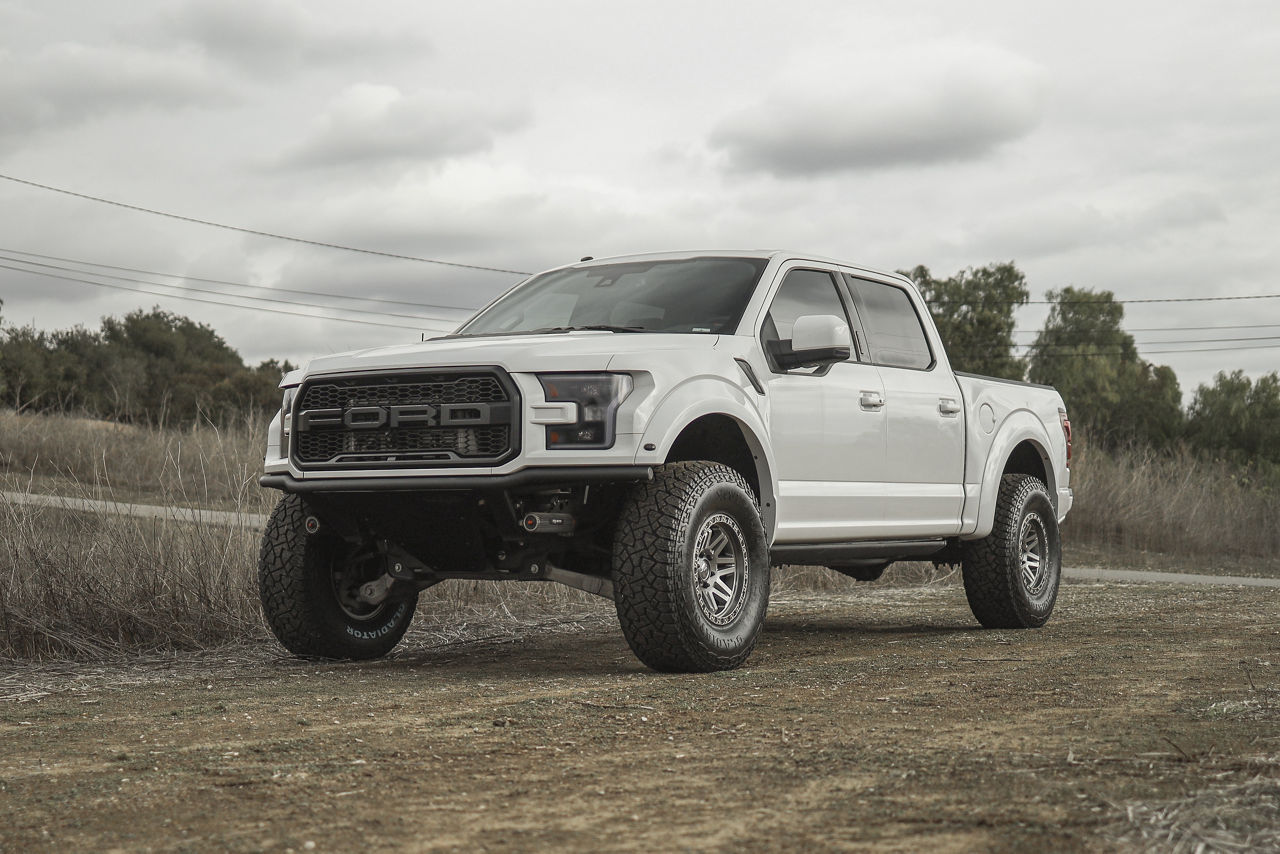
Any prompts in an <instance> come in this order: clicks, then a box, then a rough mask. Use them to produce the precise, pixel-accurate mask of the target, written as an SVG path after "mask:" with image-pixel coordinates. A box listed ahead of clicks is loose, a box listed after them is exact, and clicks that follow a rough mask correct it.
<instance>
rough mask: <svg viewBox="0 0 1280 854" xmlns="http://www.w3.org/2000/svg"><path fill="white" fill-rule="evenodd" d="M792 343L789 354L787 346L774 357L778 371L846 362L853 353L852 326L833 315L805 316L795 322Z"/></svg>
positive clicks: (792, 330) (792, 329)
mask: <svg viewBox="0 0 1280 854" xmlns="http://www.w3.org/2000/svg"><path fill="white" fill-rule="evenodd" d="M790 343H791V347H790V352H787V350H786V349H785V346H784V348H780V350H779V352H776V353H774V358H775V360H776V361H777V363H778V367H780V368H783V369H784V370H787V369H791V368H805V367H811V366H814V365H829V364H832V363H834V362H843V361H845V360H846V359H848V358H849V354H850V353H851V352H852V351H853V336H852V335H850V334H849V324H848V323H846V322H845V320H844V319H843V318H840V317H836V316H835V315H834V314H806V315H804V316H803V317H798V318H796V322H795V325H794V326H793V327H792V328H791V342H790Z"/></svg>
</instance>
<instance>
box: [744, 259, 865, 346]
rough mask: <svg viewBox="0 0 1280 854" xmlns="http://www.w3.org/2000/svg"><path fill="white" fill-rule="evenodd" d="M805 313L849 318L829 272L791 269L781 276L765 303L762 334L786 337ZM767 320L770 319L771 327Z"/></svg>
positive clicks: (785, 338) (845, 319)
mask: <svg viewBox="0 0 1280 854" xmlns="http://www.w3.org/2000/svg"><path fill="white" fill-rule="evenodd" d="M806 314H834V315H835V316H836V317H839V318H842V319H844V321H845V322H846V323H848V322H849V321H848V318H847V317H845V313H844V304H843V303H842V302H840V296H839V294H838V293H837V292H836V284H835V282H834V281H833V280H832V278H831V274H830V273H821V272H819V271H817V270H792V271H791V272H790V273H787V277H786V278H785V279H783V280H782V287H780V288H779V289H778V293H777V295H776V296H775V297H774V298H773V305H771V306H769V318H768V320H766V322H765V330H764V331H765V337H766V338H769V337H772V338H775V339H780V340H782V341H788V340H790V338H791V327H793V326H795V323H796V318H797V317H804V316H805V315H806ZM769 321H772V322H773V325H772V329H771V328H770V324H769ZM772 333H776V334H772Z"/></svg>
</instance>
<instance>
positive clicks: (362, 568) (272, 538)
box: [258, 495, 418, 659]
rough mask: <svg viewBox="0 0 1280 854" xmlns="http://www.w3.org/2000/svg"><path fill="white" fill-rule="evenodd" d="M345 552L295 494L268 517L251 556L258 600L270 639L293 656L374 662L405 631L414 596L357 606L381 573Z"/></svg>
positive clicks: (371, 562)
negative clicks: (360, 595)
mask: <svg viewBox="0 0 1280 854" xmlns="http://www.w3.org/2000/svg"><path fill="white" fill-rule="evenodd" d="M309 520H310V523H311V527H312V529H313V532H312V533H308V532H307V528H308V521H309ZM353 551H354V550H353V549H352V548H351V547H350V546H349V545H348V544H347V543H346V542H345V541H343V540H342V539H340V538H338V537H336V536H333V535H332V534H329V533H327V532H325V530H324V527H323V526H322V525H320V524H319V522H318V519H317V517H316V516H315V515H314V514H313V513H312V511H311V508H310V507H309V506H308V505H307V503H306V501H304V500H303V499H302V498H301V497H300V496H297V495H285V496H284V497H283V498H281V499H280V503H279V504H277V505H276V508H275V510H274V511H273V512H272V514H271V518H270V519H269V520H268V521H267V529H266V531H265V532H264V533H263V535H262V548H261V551H260V552H259V555H258V596H259V598H260V599H261V601H262V613H263V615H264V616H265V617H266V619H267V624H268V625H269V626H270V627H271V631H272V633H273V634H275V636H276V638H277V639H278V640H279V641H280V643H281V644H283V645H284V647H285V649H287V650H289V651H290V652H292V653H293V654H294V655H300V656H303V657H306V658H346V659H368V658H381V657H382V656H384V655H386V654H387V653H388V652H390V651H391V650H392V649H393V648H394V647H395V645H396V644H397V643H399V642H400V638H401V637H402V636H403V635H404V633H405V630H406V629H408V628H409V623H410V621H411V620H412V619H413V611H414V608H415V607H416V605H417V603H418V594H417V592H416V591H415V592H413V593H411V594H409V595H407V596H401V597H399V598H397V599H390V598H389V599H386V600H384V601H383V602H381V603H380V604H378V605H369V604H367V603H361V601H360V600H359V599H358V598H357V590H358V588H359V586H360V585H361V584H363V583H364V582H366V581H373V580H374V579H376V578H378V577H380V576H381V575H382V573H383V571H384V570H383V567H382V564H381V563H380V562H379V561H376V560H361V559H360V558H359V557H357V556H356V555H355V554H353Z"/></svg>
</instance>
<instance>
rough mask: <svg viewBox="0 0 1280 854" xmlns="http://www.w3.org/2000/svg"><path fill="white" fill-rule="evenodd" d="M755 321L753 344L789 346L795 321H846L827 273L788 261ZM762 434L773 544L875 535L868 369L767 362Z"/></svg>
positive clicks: (873, 390) (880, 440) (878, 407)
mask: <svg viewBox="0 0 1280 854" xmlns="http://www.w3.org/2000/svg"><path fill="white" fill-rule="evenodd" d="M783 276H784V278H783V280H782V284H781V286H780V287H779V289H778V292H777V294H776V295H775V296H774V298H773V301H772V302H771V303H770V306H769V310H768V312H767V313H766V315H765V317H764V320H763V322H762V323H761V326H760V340H761V344H762V346H764V348H765V352H766V354H768V353H769V350H770V345H771V342H783V343H786V342H789V340H790V338H791V328H792V326H793V325H794V324H795V321H796V318H798V317H803V316H805V315H814V314H816V315H835V316H836V317H840V318H843V319H844V320H845V322H846V323H848V321H849V314H848V311H847V307H846V303H845V300H844V299H843V298H842V296H841V291H840V289H839V288H838V287H837V284H836V279H835V276H834V275H833V273H831V272H829V271H826V270H820V269H810V268H807V267H792V268H791V269H787V270H785V272H784V273H783ZM769 367H770V374H769V377H768V380H767V392H768V395H767V397H768V400H769V413H770V416H769V417H770V435H771V437H772V443H773V449H774V457H775V461H776V463H777V466H778V492H779V494H778V528H777V534H776V536H775V538H774V540H775V542H823V541H827V542H831V541H840V540H850V539H859V538H867V537H873V536H876V535H877V534H878V532H879V529H880V526H881V524H882V520H883V518H884V517H883V505H882V502H883V499H884V496H885V484H884V483H883V481H884V477H885V465H884V461H885V430H884V425H885V419H884V413H883V405H882V401H883V397H884V387H883V385H882V384H881V379H880V374H879V371H877V370H876V368H875V366H873V365H871V364H868V363H866V362H862V361H859V358H858V352H857V348H856V347H855V348H853V352H852V353H851V355H850V359H849V361H846V362H839V363H836V364H834V365H827V366H823V367H821V368H796V369H792V370H782V369H781V368H779V367H778V366H777V364H776V363H774V362H773V361H772V359H770V365H769Z"/></svg>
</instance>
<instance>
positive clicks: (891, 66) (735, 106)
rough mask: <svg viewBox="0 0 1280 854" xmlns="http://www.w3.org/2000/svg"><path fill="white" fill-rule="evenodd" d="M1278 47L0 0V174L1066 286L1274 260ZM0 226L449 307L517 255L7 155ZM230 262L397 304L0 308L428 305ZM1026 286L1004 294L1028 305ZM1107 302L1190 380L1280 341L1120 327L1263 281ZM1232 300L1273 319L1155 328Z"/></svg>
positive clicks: (934, 12)
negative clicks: (968, 271)
mask: <svg viewBox="0 0 1280 854" xmlns="http://www.w3.org/2000/svg"><path fill="white" fill-rule="evenodd" d="M890 6H891V8H887V7H890ZM1277 57H1280V4H1277V3H1273V2H1262V1H1261V0H1259V2H1233V0H1219V2H1214V3H1210V2H1207V1H1206V2H1185V0H1160V2H1127V0H1126V2H1116V0H1109V2H1098V3H1092V2H1076V3H1070V4H1066V3H1053V4H1048V3H1027V2H1025V0H1019V2H980V0H975V2H970V3H955V2H952V0H939V2H909V1H908V2H897V3H894V4H883V3H861V2H848V0H844V1H843V2H800V1H799V0H797V2H791V3H782V2H755V0H733V2H690V1H689V0H684V2H657V0H646V2H643V3H625V2H608V3H604V2H598V0H591V2H587V0H583V2H560V0H545V2H539V3H529V2H527V0H526V1H525V2H514V0H513V1H512V2H483V0H476V2H470V3H422V2H390V0H388V1H387V2H378V1H377V0H372V2H363V3H359V4H354V3H346V2H325V1H324V0H306V2H303V0H191V2H160V0H134V2H131V3H128V4H122V3H100V2H92V1H91V0H42V2H41V3H39V4H36V3H31V2H6V0H0V105H2V107H0V173H3V174H5V175H10V176H14V177H18V178H23V179H26V180H29V181H34V182H38V183H42V184H47V185H52V186H55V187H60V188H63V189H67V190H72V191H75V192H79V193H84V194H88V195H93V196H99V197H104V198H107V199H112V200H116V201H120V202H124V203H128V204H132V205H137V206H141V207H146V208H152V209H156V210H161V211H166V212H171V213H176V214H180V215H184V216H188V217H194V218H198V219H204V220H211V221H214V222H219V223H225V224H229V225H235V226H241V227H244V228H249V229H254V230H259V231H266V232H274V233H280V234H285V235H293V236H298V237H303V238H308V239H312V240H316V241H321V242H330V243H338V244H343V245H347V246H355V247H361V248H368V249H374V250H379V251H383V252H388V253H395V254H403V255H412V256H418V257H425V258H435V259H441V260H448V261H455V262H460V263H465V264H475V265H482V266H488V267H500V268H508V269H511V270H517V271H534V270H540V269H544V268H546V267H550V266H555V265H558V264H562V263H566V262H569V261H572V260H576V259H577V258H579V257H581V256H583V255H593V256H596V257H601V256H606V255H613V254H622V253H628V252H642V251H652V250H665V249H692V248H725V249H732V248H771V247H780V248H794V249H800V250H807V251H813V252H818V253H821V254H824V255H830V256H834V257H837V258H841V259H846V260H850V261H854V262H856V263H860V264H863V265H865V266H871V267H878V268H884V269H905V268H911V267H914V266H915V265H917V264H925V265H927V266H928V267H930V268H931V269H932V271H933V272H934V273H935V274H939V275H947V274H950V273H953V272H955V271H957V270H959V269H962V268H964V267H969V266H981V265H983V264H986V263H990V262H993V261H1005V260H1013V261H1015V262H1016V263H1017V264H1018V266H1019V267H1020V268H1022V269H1023V270H1024V271H1025V272H1026V273H1027V276H1028V280H1029V283H1030V285H1031V289H1032V291H1033V297H1034V298H1043V294H1044V292H1045V291H1046V290H1048V289H1050V288H1058V287H1062V286H1064V285H1076V286H1081V287H1089V288H1108V289H1111V290H1113V291H1115V292H1116V294H1117V296H1118V297H1120V298H1131V299H1132V298H1152V297H1157V298H1159V297H1191V296H1206V295H1233V294H1259V293H1280V275H1278V274H1277V270H1280V248H1278V247H1280V240H1278V238H1277V235H1280V168H1278V166H1277V162H1278V161H1280V62H1278V61H1277ZM0 250H3V251H0V255H4V256H7V257H16V256H14V255H13V254H12V250H20V251H24V252H29V253H41V254H44V255H52V256H58V257H62V258H72V259H81V260H87V261H93V262H97V263H100V264H110V265H115V266H119V267H130V268H137V269H140V270H150V271H159V272H163V273H174V274H179V275H183V276H189V277H201V278H206V279H215V280H222V281H226V282H242V283H246V284H253V285H258V286H264V287H271V288H276V289H290V290H292V291H310V292H322V293H331V294H345V295H348V296H359V297H376V298H380V299H384V300H406V301H409V302H411V303H425V304H435V305H448V306H460V307H474V306H479V305H481V304H482V303H483V302H485V301H487V299H488V298H490V297H491V296H493V295H495V294H496V293H498V292H500V291H501V290H503V289H505V288H506V287H507V286H509V285H510V284H512V283H513V282H514V281H516V280H518V278H519V277H518V276H514V275H512V274H508V273H492V272H479V271H469V270H464V269H457V268H450V267H441V266H436V265H431V264H424V263H419V262H414V261H406V260H396V259H389V258H383V257H378V256H374V255H364V254H358V253H354V252H345V251H340V250H336V249H326V248H321V247H316V246H308V245H302V244H297V243H289V242H285V241H280V240H274V239H269V238H265V237H256V236H250V235H246V234H243V233H237V232H233V231H227V230H221V229H217V228H211V227H208V226H204V225H198V224H193V223H186V222H181V221H178V220H174V219H166V218H162V217H158V216H153V215H149V214H144V213H140V212H136V211H132V210H127V209H123V208H119V207H113V206H108V205H104V204H99V203H96V202H91V201H86V200H83V199H78V198H73V197H70V196H66V195H61V194H57V193H53V192H50V191H47V190H41V189H36V188H32V187H29V186H24V185H20V184H15V183H12V182H9V181H0ZM32 260H36V261H41V260H42V259H38V258H36V259H32ZM42 262H43V263H48V264H58V265H62V266H67V265H64V264H62V262H59V261H50V260H47V259H44V260H43V261H42ZM0 265H7V266H16V265H14V264H13V263H12V262H10V261H7V260H0ZM51 272H59V271H57V270H51ZM62 274H64V275H72V276H80V275H81V274H78V273H72V274H65V273H62ZM115 275H119V276H122V277H129V278H136V279H148V278H150V277H147V276H141V275H138V274H135V273H129V272H116V273H115ZM98 281H111V280H105V279H98ZM157 281H158V280H157ZM170 281H173V280H170ZM112 283H113V284H117V285H121V286H126V287H136V288H141V287H145V286H142V285H138V284H136V283H128V282H120V281H114V282H112ZM186 284H187V285H188V286H190V287H200V288H204V289H206V290H211V291H222V292H230V291H232V290H234V289H232V288H230V287H228V286H227V285H219V284H209V283H200V282H195V281H187V282H186ZM150 289H152V290H161V289H159V288H154V287H151V288H150ZM239 293H246V294H248V293H253V294H256V295H258V296H267V297H274V298H277V299H281V300H286V301H289V302H313V303H319V302H327V303H329V304H332V305H340V306H344V307H346V308H348V309H354V308H360V309H363V310H364V311H365V312H371V313H360V314H357V313H354V312H352V313H348V314H347V316H348V317H351V318H359V319H362V320H366V321H372V322H382V323H393V324H404V325H406V326H408V327H413V328H396V327H380V326H372V325H356V324H350V323H343V322H337V321H325V320H314V319H306V318H302V317H296V316H290V315H285V314H278V313H275V314H273V313H272V311H271V309H272V308H282V309H287V310H289V311H297V312H301V313H320V312H317V310H315V309H311V308H304V307H297V306H294V307H290V306H288V305H282V304H273V303H266V302H258V303H256V304H255V305H256V309H254V310H246V309H237V308H229V307H224V306H221V305H215V304H209V303H200V302H191V301H185V300H178V299H172V298H166V297H160V296H151V295H145V294H138V293H133V292H127V291H120V290H109V289H106V288H100V287H93V286H90V285H87V284H81V283H75V282H67V281H59V280H55V279H49V278H43V277H38V276H34V275H30V274H25V273H17V272H13V271H10V270H7V269H0V299H3V301H4V305H3V308H2V309H0V314H3V317H4V321H5V322H6V323H8V324H26V323H33V324H35V325H36V326H38V327H41V328H44V329H56V328H64V327H68V326H73V325H75V324H84V325H87V326H91V327H96V326H97V325H98V322H99V320H100V318H101V317H102V316H103V315H121V314H124V313H126V312H128V311H130V310H133V309H136V308H139V307H144V308H150V307H152V306H154V305H159V306H161V307H162V308H165V309H168V310H171V311H175V312H178V313H181V314H184V315H187V316H189V317H192V318H194V319H196V320H199V321H201V322H203V323H207V324H209V325H210V326H212V327H214V328H215V329H216V330H218V332H219V333H220V334H222V336H223V337H224V338H225V339H226V340H227V341H228V343H230V344H231V345H232V346H233V347H235V348H236V349H237V350H238V351H239V352H240V353H241V355H242V356H243V357H244V358H245V359H246V361H249V362H251V363H256V362H257V361H260V360H262V359H265V358H269V357H287V358H291V359H293V360H295V361H298V360H301V359H303V358H305V357H307V356H309V355H314V354H319V353H330V352H336V351H340V350H346V349H351V348H355V347H365V346H371V345H375V344H379V343H394V342H400V341H408V340H417V338H418V337H419V331H417V330H419V329H425V328H426V327H425V326H419V325H418V324H417V323H416V321H413V320H410V319H406V318H398V317H394V316H387V314H386V313H390V314H391V315H394V314H415V313H419V314H420V313H424V312H426V311H427V310H426V309H423V308H421V307H415V306H412V305H392V304H390V303H376V302H365V303H356V302H352V301H349V300H322V299H320V298H318V297H313V296H305V295H301V294H297V293H291V292H289V291H280V292H278V293H276V294H271V293H268V292H264V291H248V290H240V291H239ZM193 295H196V296H200V298H202V299H207V300H212V301H214V302H229V301H231V300H229V299H228V298H227V297H225V296H220V295H218V294H207V293H206V294H193ZM338 313H341V312H338ZM436 313H437V314H439V315H440V316H444V317H447V318H455V319H456V318H460V317H462V316H464V315H465V313H461V312H449V311H438V312H436ZM1043 316H1044V310H1043V308H1040V307H1033V306H1029V307H1027V308H1025V309H1023V310H1022V311H1021V312H1020V314H1019V323H1018V326H1019V329H1026V330H1035V329H1036V328H1038V327H1039V326H1040V324H1041V322H1042V320H1043ZM1126 324H1127V326H1128V327H1129V328H1131V329H1134V330H1145V329H1153V330H1155V331H1149V332H1147V331H1135V333H1134V334H1135V337H1136V338H1137V340H1138V342H1139V350H1140V351H1141V352H1143V353H1144V354H1149V355H1147V357H1148V358H1149V359H1151V360H1152V361H1155V362H1157V363H1162V364H1169V365H1171V366H1173V368H1174V369H1175V370H1176V371H1177V373H1178V376H1179V378H1180V380H1181V382H1182V385H1183V388H1184V390H1185V391H1191V390H1193V389H1194V388H1195V386H1196V385H1197V384H1199V383H1201V382H1207V381H1209V380H1211V378H1212V376H1213V374H1214V373H1215V372H1216V371H1218V370H1222V369H1233V368H1244V369H1245V370H1246V371H1248V372H1249V373H1251V374H1254V375H1257V374H1260V373H1262V372H1265V371H1269V370H1274V369H1275V368H1276V367H1277V366H1280V349H1254V350H1232V351H1226V352H1199V353H1182V354H1172V353H1165V352H1160V351H1167V350H1172V349H1179V345H1177V344H1162V343H1152V344H1150V345H1147V346H1143V342H1167V341H1171V340H1172V341H1181V340H1184V339H1197V340H1199V339H1206V338H1217V337H1233V338H1240V337H1267V336H1270V337H1271V340H1263V341H1256V342H1233V343H1231V344H1226V345H1217V346H1241V345H1243V344H1253V343H1256V344H1261V345H1280V300H1249V301H1236V302H1216V303H1165V304H1159V303H1157V304H1154V305H1134V306H1129V307H1128V310H1127V313H1126ZM1243 324H1272V327H1271V328H1267V327H1265V326H1257V327H1253V328H1249V329H1225V330H1219V331H1195V332H1191V331H1179V330H1176V329H1170V328H1171V327H1179V326H1241V325H1243ZM446 325H447V324H446ZM1031 339H1032V334H1030V333H1029V334H1022V335H1019V340H1023V341H1028V342H1029V341H1030V340H1031ZM1212 346H1215V345H1212V344H1186V345H1183V347H1182V349H1189V348H1192V347H1212Z"/></svg>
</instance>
